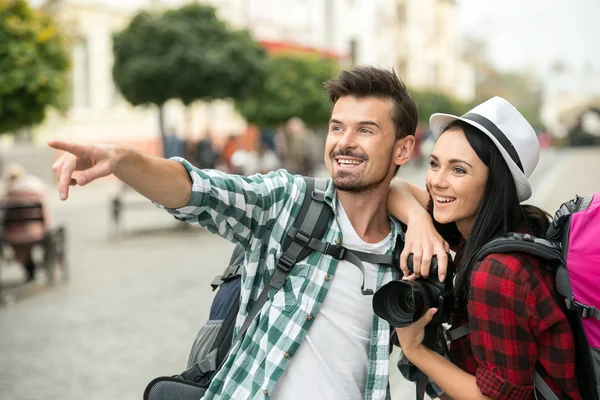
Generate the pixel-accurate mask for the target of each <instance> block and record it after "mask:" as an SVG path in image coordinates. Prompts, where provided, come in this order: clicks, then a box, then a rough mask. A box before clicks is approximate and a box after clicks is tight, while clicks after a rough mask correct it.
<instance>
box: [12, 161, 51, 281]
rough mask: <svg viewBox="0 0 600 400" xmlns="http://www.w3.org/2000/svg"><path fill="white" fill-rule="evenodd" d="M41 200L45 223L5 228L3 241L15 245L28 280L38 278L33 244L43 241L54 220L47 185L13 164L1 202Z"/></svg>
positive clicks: (20, 223)
mask: <svg viewBox="0 0 600 400" xmlns="http://www.w3.org/2000/svg"><path fill="white" fill-rule="evenodd" d="M35 203H40V204H41V205H42V212H43V216H44V222H41V221H23V222H19V223H10V224H6V225H5V226H4V227H3V228H2V242H3V244H4V245H9V246H10V247H12V249H13V251H14V254H15V260H16V261H17V262H18V263H20V264H21V265H22V266H23V267H24V268H25V272H26V279H27V281H28V282H30V281H33V280H34V279H35V269H36V267H35V263H34V261H33V257H32V250H33V246H34V245H36V244H38V243H39V242H40V241H42V240H43V239H44V237H45V235H46V232H48V231H49V230H50V228H51V224H52V220H51V216H50V210H49V208H48V206H47V200H46V193H45V185H44V183H43V182H42V181H41V180H40V179H39V178H37V177H35V176H33V175H30V174H27V173H25V170H24V169H23V168H22V167H21V166H19V165H13V166H10V167H9V168H8V170H7V173H6V175H5V178H4V193H3V196H2V204H5V205H27V204H35Z"/></svg>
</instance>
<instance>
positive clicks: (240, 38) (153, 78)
mask: <svg viewBox="0 0 600 400" xmlns="http://www.w3.org/2000/svg"><path fill="white" fill-rule="evenodd" d="M113 51H114V58H115V62H114V66H113V78H114V81H115V83H116V85H117V87H118V88H119V90H120V91H121V93H122V94H123V96H124V97H125V99H127V101H129V102H130V103H131V104H133V105H141V104H156V105H158V106H159V107H161V106H162V105H163V104H164V103H165V102H166V101H167V100H169V99H180V100H181V101H182V102H183V103H184V104H186V105H189V104H191V103H192V102H194V101H196V100H205V101H212V100H215V99H224V98H232V99H242V98H244V97H246V96H248V95H249V94H250V93H253V92H254V91H256V90H257V88H260V87H261V86H262V83H263V80H264V76H265V73H266V68H267V57H266V53H265V50H264V49H263V48H262V47H261V46H260V45H259V44H258V43H256V42H255V41H254V40H253V39H252V38H251V36H250V34H249V33H248V32H247V31H245V30H231V29H229V28H228V27H227V25H226V24H225V23H224V22H223V21H221V20H219V19H218V18H217V16H216V13H215V9H214V8H213V7H209V6H204V5H199V4H190V5H186V6H184V7H181V8H179V9H173V10H168V11H166V12H165V13H163V14H150V13H148V12H142V13H140V14H138V15H137V16H136V17H135V18H133V20H132V21H131V22H130V24H129V25H128V26H127V27H126V28H125V29H124V30H123V31H121V32H118V33H116V34H115V35H114V36H113ZM161 128H162V127H161Z"/></svg>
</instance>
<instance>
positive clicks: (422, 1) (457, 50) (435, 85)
mask: <svg viewBox="0 0 600 400" xmlns="http://www.w3.org/2000/svg"><path fill="white" fill-rule="evenodd" d="M395 3H396V6H395V9H394V11H393V12H394V14H395V15H396V17H395V21H396V27H397V28H396V29H397V42H396V46H395V49H396V52H397V54H396V60H395V65H396V71H397V72H398V74H399V75H400V76H403V77H404V79H405V81H406V82H407V83H408V84H409V85H410V86H411V87H414V88H418V89H424V90H434V91H440V92H443V93H445V94H447V95H449V96H452V97H454V98H457V99H459V100H462V101H465V102H470V101H472V100H473V99H474V97H475V69H474V68H473V66H472V65H471V64H469V63H467V62H466V61H465V60H464V58H463V56H462V54H461V46H460V37H459V27H458V19H457V16H456V1H455V0H396V2H395Z"/></svg>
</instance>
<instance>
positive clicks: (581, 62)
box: [457, 0, 600, 77]
mask: <svg viewBox="0 0 600 400" xmlns="http://www.w3.org/2000/svg"><path fill="white" fill-rule="evenodd" d="M457 6H458V21H457V23H458V24H459V25H460V27H461V31H462V32H463V34H474V35H476V37H481V38H483V39H484V40H485V41H486V43H487V45H488V52H487V53H488V57H489V59H490V61H492V63H493V64H494V65H495V66H496V67H497V68H499V69H503V70H515V69H518V70H523V69H533V70H534V71H536V72H537V73H538V74H540V75H541V76H543V77H547V74H548V72H549V67H550V65H552V63H554V62H556V61H559V60H560V61H562V62H565V63H566V64H567V65H569V66H570V69H571V70H572V71H573V70H574V71H578V72H582V71H584V70H585V68H586V65H590V66H591V67H592V69H593V70H594V71H595V73H596V75H598V76H600V45H599V44H598V42H599V41H600V40H599V39H600V0H502V1H498V0H458V1H457Z"/></svg>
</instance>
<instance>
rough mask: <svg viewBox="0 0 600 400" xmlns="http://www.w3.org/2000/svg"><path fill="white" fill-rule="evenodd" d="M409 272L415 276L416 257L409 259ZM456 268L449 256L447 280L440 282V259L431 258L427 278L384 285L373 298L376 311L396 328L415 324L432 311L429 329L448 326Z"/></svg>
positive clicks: (453, 296)
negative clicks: (432, 309)
mask: <svg viewBox="0 0 600 400" xmlns="http://www.w3.org/2000/svg"><path fill="white" fill-rule="evenodd" d="M408 269H409V270H410V272H411V273H412V272H413V255H412V254H410V255H409V256H408ZM455 271H456V268H455V266H454V263H453V262H452V257H451V256H450V255H449V254H448V267H447V271H446V279H444V282H440V281H439V279H438V262H437V257H436V256H434V257H432V260H431V265H430V269H429V276H428V277H427V278H423V277H420V278H417V279H415V280H414V281H406V280H395V281H391V282H388V283H387V284H385V285H383V286H382V287H381V288H380V289H379V290H378V291H377V292H375V294H374V295H373V311H374V312H375V314H377V315H378V316H379V317H380V318H383V319H385V320H386V321H387V322H389V323H390V325H391V326H393V327H395V328H402V327H405V326H408V325H410V324H412V323H413V322H415V321H417V320H418V319H419V318H421V317H422V316H423V314H425V312H426V311H427V310H428V309H430V308H437V309H438V311H437V312H436V313H435V315H434V317H433V319H432V320H431V322H430V323H429V324H430V325H435V326H437V325H441V324H443V323H446V322H448V320H449V319H450V313H451V312H452V310H453V309H454V305H455V295H454V273H455Z"/></svg>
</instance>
